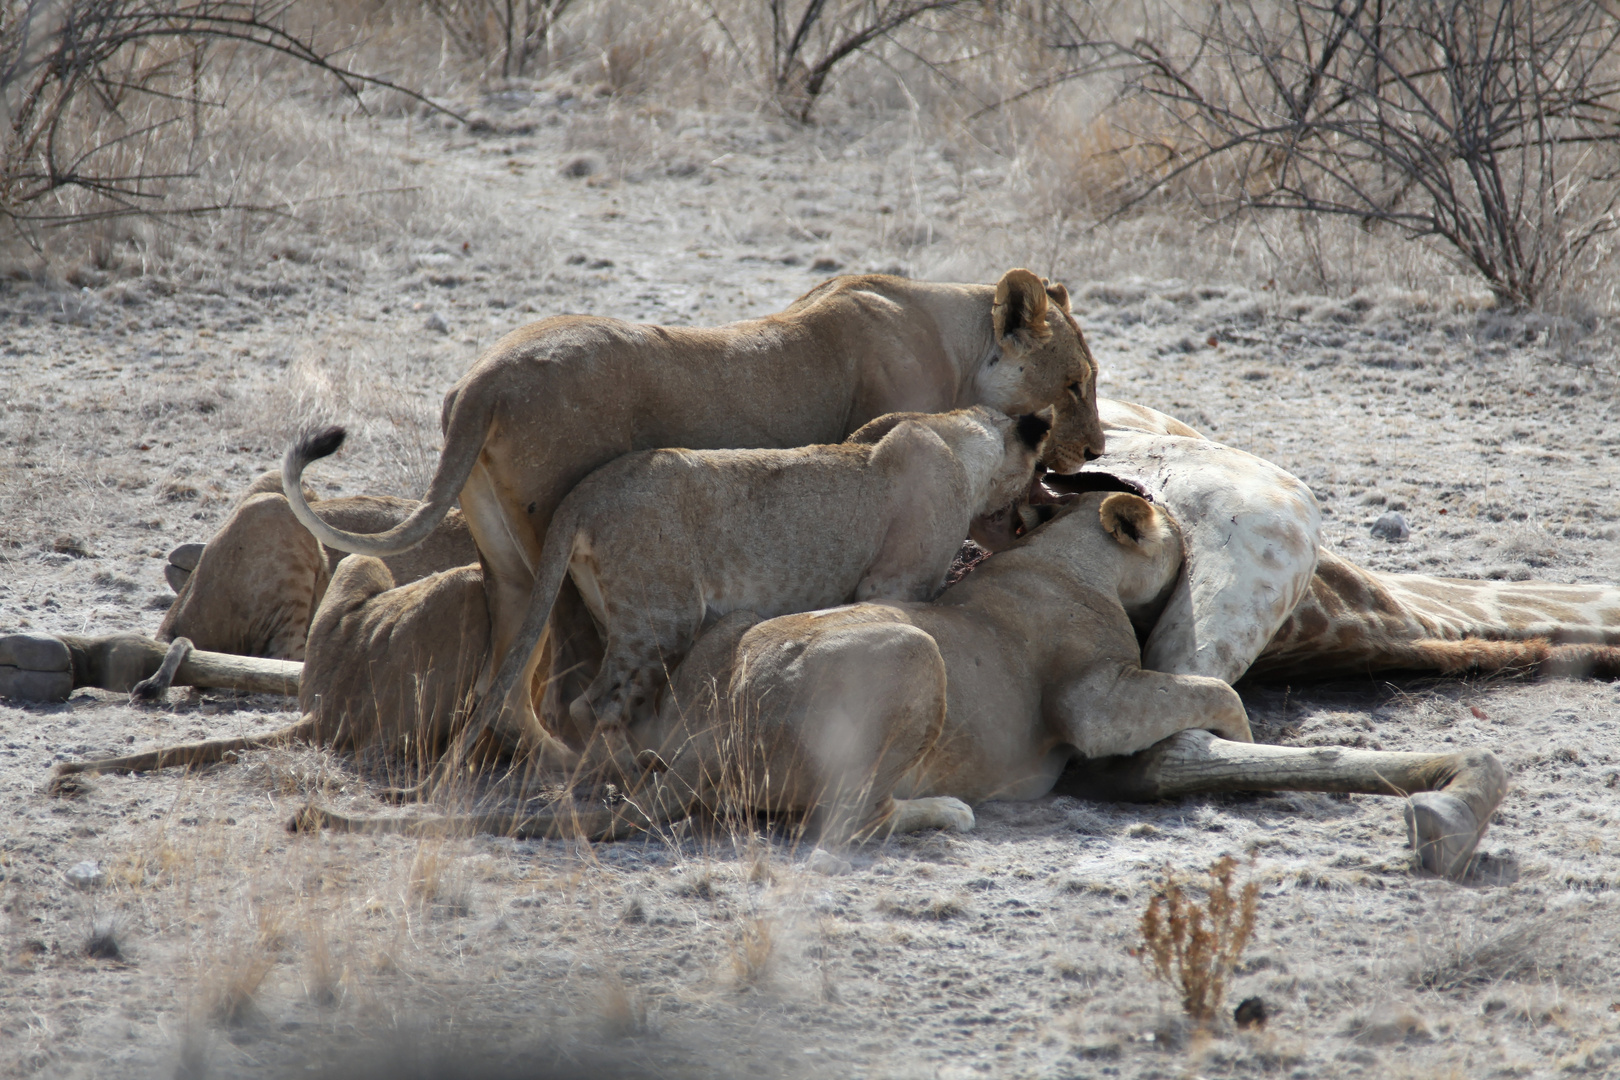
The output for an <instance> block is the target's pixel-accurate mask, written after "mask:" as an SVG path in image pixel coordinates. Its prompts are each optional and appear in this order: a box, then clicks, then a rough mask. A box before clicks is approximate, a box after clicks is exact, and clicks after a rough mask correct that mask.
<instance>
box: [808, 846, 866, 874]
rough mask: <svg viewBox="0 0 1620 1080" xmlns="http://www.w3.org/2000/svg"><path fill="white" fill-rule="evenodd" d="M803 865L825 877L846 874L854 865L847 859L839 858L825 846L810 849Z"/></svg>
mask: <svg viewBox="0 0 1620 1080" xmlns="http://www.w3.org/2000/svg"><path fill="white" fill-rule="evenodd" d="M804 865H805V866H806V867H808V868H809V869H811V870H814V871H815V872H816V873H818V874H824V875H826V876H827V877H836V876H838V875H839V874H847V873H849V872H850V871H851V870H853V869H854V868H855V865H854V864H853V863H851V862H850V861H849V860H848V859H840V858H839V857H838V856H837V855H834V854H833V853H832V852H830V851H828V850H827V849H826V848H816V850H814V851H812V852H811V853H810V857H809V858H808V859H806V860H805V862H804Z"/></svg>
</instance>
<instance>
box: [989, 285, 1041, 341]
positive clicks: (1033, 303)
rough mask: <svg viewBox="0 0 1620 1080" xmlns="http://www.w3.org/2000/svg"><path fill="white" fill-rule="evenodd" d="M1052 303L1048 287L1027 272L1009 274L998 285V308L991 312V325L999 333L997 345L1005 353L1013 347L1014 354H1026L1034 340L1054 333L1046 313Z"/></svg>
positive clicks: (996, 306) (996, 305)
mask: <svg viewBox="0 0 1620 1080" xmlns="http://www.w3.org/2000/svg"><path fill="white" fill-rule="evenodd" d="M1049 304H1050V301H1049V299H1048V298H1047V295H1046V286H1045V285H1043V284H1042V283H1041V279H1040V278H1038V277H1036V276H1035V275H1034V274H1032V273H1030V272H1029V271H1028V270H1009V271H1007V272H1006V273H1005V274H1003V275H1001V280H1000V281H999V282H997V283H996V300H995V306H994V307H993V308H991V322H992V325H993V326H994V327H995V331H996V342H997V344H999V345H1001V346H1002V348H1003V350H1005V349H1006V347H1007V346H1008V345H1012V346H1013V348H1014V351H1023V350H1024V349H1027V348H1029V347H1030V346H1032V345H1033V344H1034V343H1035V339H1038V338H1043V337H1046V336H1047V335H1048V334H1050V333H1051V332H1052V330H1051V327H1049V326H1047V325H1046V311H1047V307H1048V306H1049Z"/></svg>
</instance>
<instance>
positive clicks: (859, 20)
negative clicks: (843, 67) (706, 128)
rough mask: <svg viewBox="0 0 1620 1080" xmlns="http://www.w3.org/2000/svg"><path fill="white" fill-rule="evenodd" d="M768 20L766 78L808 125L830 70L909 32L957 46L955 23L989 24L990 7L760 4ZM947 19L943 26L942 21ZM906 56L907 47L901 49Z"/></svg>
mask: <svg viewBox="0 0 1620 1080" xmlns="http://www.w3.org/2000/svg"><path fill="white" fill-rule="evenodd" d="M765 6H766V10H767V13H768V14H769V17H770V54H769V55H770V74H771V82H772V85H773V86H774V88H775V91H776V95H777V98H778V100H780V101H781V102H782V105H783V107H784V108H785V109H787V110H788V112H789V113H791V114H792V115H793V116H795V117H797V118H798V119H799V120H801V121H807V120H809V119H810V113H811V111H812V110H813V109H814V108H815V105H816V100H817V98H819V97H820V96H821V93H822V91H823V90H825V89H826V88H827V80H828V78H829V77H830V76H831V75H832V71H833V68H834V67H836V66H838V65H839V64H840V63H843V62H844V61H846V60H848V59H849V58H850V57H852V56H856V55H858V54H859V53H861V52H862V51H864V50H866V49H867V48H869V47H870V46H872V45H873V44H875V43H877V42H879V41H884V40H888V39H890V38H891V36H892V35H894V34H895V33H896V32H898V31H900V30H902V29H906V28H911V29H914V30H916V31H918V32H920V34H921V36H922V37H924V38H930V39H936V41H935V43H936V44H937V43H938V42H939V41H943V42H946V43H947V46H946V47H947V48H949V47H950V45H949V43H951V42H953V41H954V42H958V43H959V42H960V41H961V38H960V37H958V36H957V34H956V33H955V31H959V30H960V28H961V27H960V22H959V21H960V20H962V19H963V18H964V17H966V18H978V19H989V20H993V19H995V18H997V17H998V16H997V13H996V11H995V8H994V7H993V6H992V5H988V4H984V3H982V2H979V0H972V2H969V0H861V2H859V3H841V4H833V5H831V6H830V8H831V9H830V10H829V5H828V4H827V0H804V2H803V3H802V4H798V3H793V2H792V0H765ZM946 17H953V18H952V19H951V21H950V23H949V25H947V23H946V22H944V21H942V20H944V19H945V18H946ZM906 48H907V49H908V50H910V51H915V50H912V49H911V46H906Z"/></svg>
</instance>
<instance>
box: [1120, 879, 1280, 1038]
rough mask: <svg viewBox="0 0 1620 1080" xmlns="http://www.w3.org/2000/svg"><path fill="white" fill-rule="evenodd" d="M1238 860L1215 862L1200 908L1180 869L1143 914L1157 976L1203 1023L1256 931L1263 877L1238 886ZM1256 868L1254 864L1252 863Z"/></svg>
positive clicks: (1146, 948) (1147, 954) (1146, 951)
mask: <svg viewBox="0 0 1620 1080" xmlns="http://www.w3.org/2000/svg"><path fill="white" fill-rule="evenodd" d="M1237 867H1238V862H1237V860H1236V859H1234V858H1232V856H1230V855H1223V856H1222V857H1221V858H1219V859H1217V860H1216V861H1215V863H1214V864H1213V865H1211V866H1210V868H1209V882H1208V886H1207V888H1208V892H1207V895H1206V899H1205V902H1204V906H1203V907H1202V908H1200V907H1199V906H1198V904H1197V902H1196V901H1195V900H1194V899H1192V898H1191V897H1190V896H1189V895H1188V893H1187V888H1186V886H1185V884H1184V883H1183V882H1182V880H1181V879H1179V878H1177V876H1176V874H1175V872H1174V871H1173V870H1171V869H1170V868H1169V867H1168V866H1167V867H1165V871H1164V881H1163V882H1162V883H1161V884H1159V886H1158V887H1157V888H1155V889H1154V890H1153V897H1152V899H1150V900H1149V901H1148V906H1147V910H1146V911H1145V912H1143V914H1142V923H1141V929H1142V944H1143V948H1142V955H1143V957H1144V958H1145V959H1146V960H1147V962H1148V964H1149V967H1150V969H1151V971H1152V973H1153V976H1154V977H1155V978H1157V979H1158V980H1160V981H1161V982H1164V983H1167V984H1169V985H1170V986H1171V987H1172V988H1173V989H1175V990H1176V991H1177V992H1178V993H1179V994H1180V995H1181V1007H1182V1009H1184V1010H1185V1011H1186V1013H1187V1015H1188V1016H1190V1017H1191V1018H1192V1019H1193V1020H1194V1021H1195V1022H1197V1023H1198V1024H1200V1025H1203V1026H1207V1025H1209V1024H1210V1023H1211V1022H1212V1021H1213V1020H1214V1019H1215V1017H1216V1015H1217V1014H1218V1013H1219V1012H1220V1009H1221V1000H1222V998H1223V997H1224V996H1225V994H1226V981H1227V979H1228V978H1230V977H1231V974H1232V969H1233V968H1234V967H1236V966H1237V962H1238V958H1239V957H1240V956H1242V954H1243V949H1244V947H1245V946H1246V945H1248V943H1249V938H1250V936H1251V935H1252V934H1253V933H1254V916H1255V907H1256V905H1257V904H1258V902H1259V898H1260V883H1259V882H1258V881H1255V880H1254V879H1253V875H1252V873H1251V875H1250V880H1249V881H1248V882H1247V883H1246V884H1244V885H1243V886H1242V888H1236V887H1235V886H1236V876H1237ZM1251 870H1252V867H1251Z"/></svg>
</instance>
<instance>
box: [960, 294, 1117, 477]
mask: <svg viewBox="0 0 1620 1080" xmlns="http://www.w3.org/2000/svg"><path fill="white" fill-rule="evenodd" d="M992 321H993V324H994V327H995V335H996V347H997V355H996V356H995V357H994V358H993V359H992V360H991V361H990V362H989V363H988V364H987V365H986V366H985V367H984V369H983V370H982V371H981V372H980V374H979V393H980V400H981V401H983V402H984V404H986V405H990V406H993V407H995V408H997V409H1000V410H1001V411H1002V412H1005V413H1007V414H1008V415H1010V416H1017V415H1020V414H1023V413H1033V412H1040V411H1042V410H1044V409H1047V408H1050V409H1051V410H1052V416H1053V419H1052V431H1051V433H1050V434H1049V435H1048V436H1047V439H1046V445H1045V446H1044V447H1043V455H1042V456H1043V459H1044V462H1045V464H1046V466H1047V468H1049V469H1051V470H1053V471H1054V472H1060V473H1071V472H1077V471H1078V470H1079V469H1080V466H1081V465H1083V464H1085V462H1086V460H1087V459H1088V458H1091V457H1096V456H1097V455H1099V454H1101V453H1102V452H1103V449H1104V445H1105V443H1104V438H1103V429H1102V421H1101V420H1100V419H1098V417H1097V364H1096V362H1095V361H1094V360H1093V359H1092V358H1091V350H1090V349H1089V348H1087V347H1086V339H1085V335H1083V334H1082V333H1081V332H1080V324H1079V323H1077V322H1075V320H1074V315H1073V314H1072V313H1071V311H1070V306H1069V290H1068V289H1065V288H1064V287H1063V286H1062V285H1057V284H1053V283H1050V282H1047V281H1044V280H1042V279H1041V278H1038V277H1036V276H1035V275H1034V274H1032V273H1030V272H1029V271H1028V270H1009V271H1007V272H1006V273H1005V274H1003V275H1002V278H1001V280H1000V281H999V282H998V283H997V284H996V295H995V306H994V308H993V309H992Z"/></svg>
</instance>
